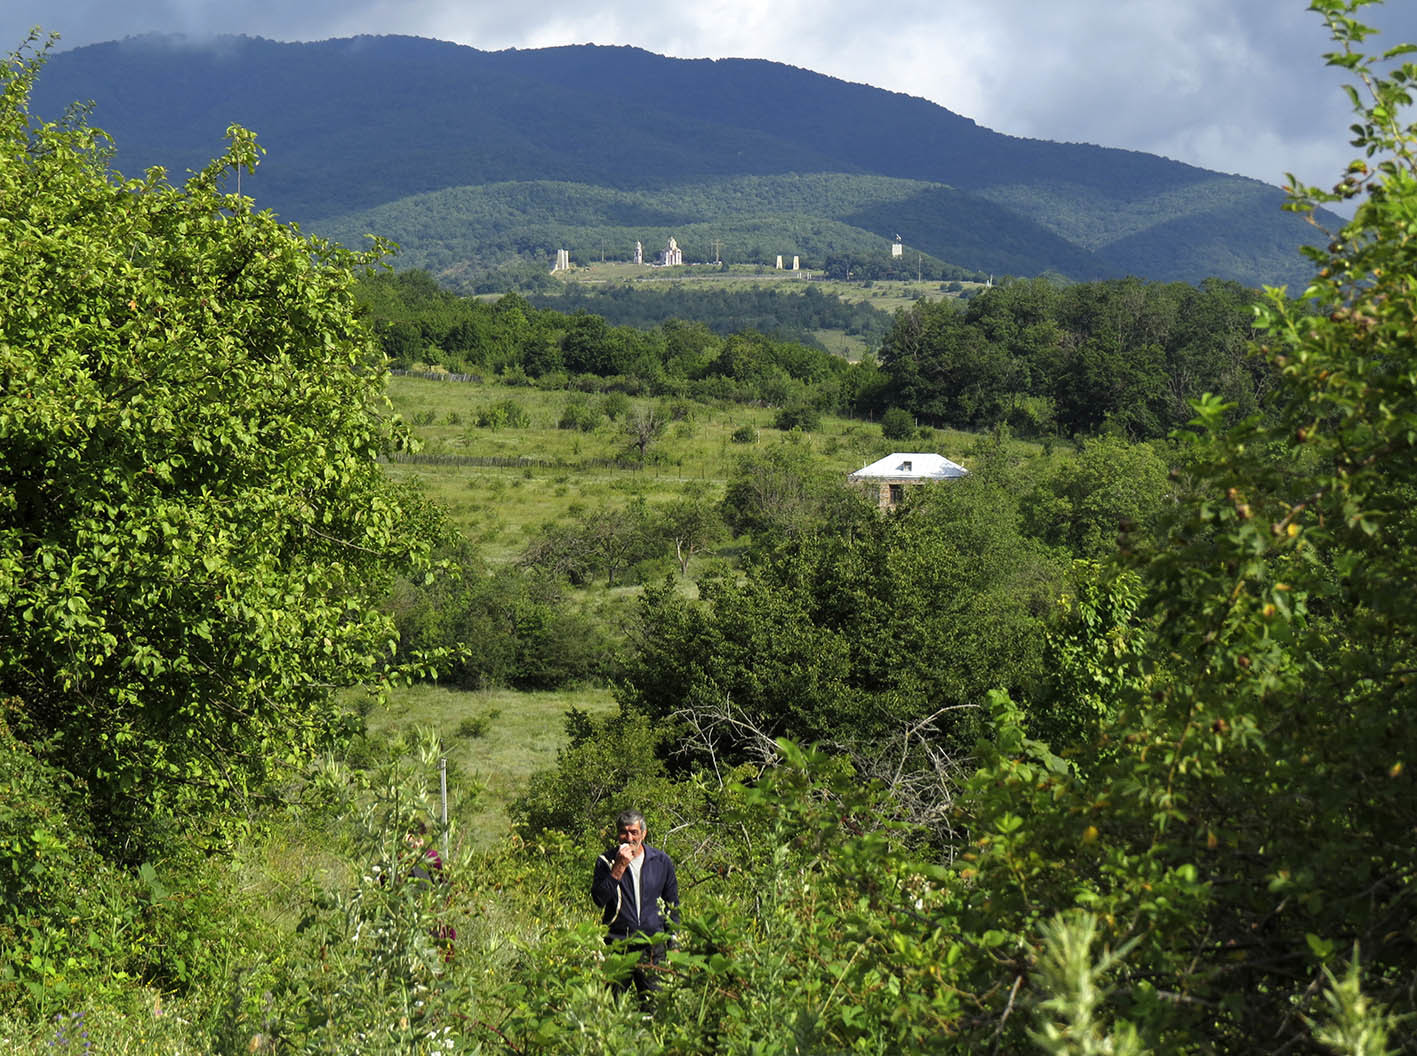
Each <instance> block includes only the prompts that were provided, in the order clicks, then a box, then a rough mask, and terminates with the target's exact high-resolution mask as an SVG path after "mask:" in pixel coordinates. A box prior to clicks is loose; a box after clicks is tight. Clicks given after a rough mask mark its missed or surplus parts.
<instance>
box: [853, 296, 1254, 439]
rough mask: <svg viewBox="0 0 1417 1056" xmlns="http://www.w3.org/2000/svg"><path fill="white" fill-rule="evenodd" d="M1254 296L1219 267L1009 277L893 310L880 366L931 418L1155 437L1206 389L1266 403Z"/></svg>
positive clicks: (1240, 406)
mask: <svg viewBox="0 0 1417 1056" xmlns="http://www.w3.org/2000/svg"><path fill="white" fill-rule="evenodd" d="M1256 300H1257V297H1256V295H1255V294H1254V293H1252V292H1250V291H1247V290H1244V289H1242V288H1241V287H1239V286H1238V285H1235V284H1234V283H1226V282H1220V281H1217V280H1208V281H1206V282H1204V283H1202V284H1201V285H1200V287H1199V288H1197V287H1194V286H1189V285H1184V284H1181V283H1170V284H1163V283H1143V282H1141V281H1139V280H1137V279H1121V280H1109V281H1105V282H1092V283H1081V284H1077V285H1073V286H1068V287H1062V288H1060V287H1058V286H1055V285H1054V284H1053V283H1050V282H1048V281H1046V280H1043V279H1034V280H1028V281H1022V282H1012V283H1007V284H1005V285H1003V286H1000V287H995V288H991V289H988V290H986V291H984V292H983V294H982V295H981V296H979V297H976V298H973V299H971V300H970V301H969V303H968V306H967V307H966V308H964V309H963V310H961V309H959V308H958V306H957V304H956V302H953V301H936V302H924V301H922V302H920V303H918V304H916V305H915V306H914V307H913V308H912V309H910V310H909V311H908V312H903V313H900V314H898V316H897V318H896V322H895V325H894V326H893V327H892V328H891V330H890V331H889V332H888V333H887V334H886V336H885V338H884V339H883V341H882V343H881V351H880V359H881V366H882V368H883V369H884V371H885V372H886V374H887V375H888V376H889V378H890V396H891V399H892V400H893V401H895V402H896V403H897V404H898V406H899V407H901V408H902V409H905V410H907V411H910V412H911V413H913V414H915V415H917V416H919V417H920V418H922V419H924V420H926V421H928V422H933V423H949V424H954V425H959V426H972V427H979V426H992V425H995V424H998V423H999V422H1002V421H1009V422H1011V423H1014V424H1017V425H1018V426H1020V427H1021V428H1022V429H1023V431H1024V432H1026V433H1028V434H1029V435H1039V434H1047V433H1050V432H1051V431H1052V430H1054V429H1058V430H1060V431H1062V432H1063V433H1064V435H1069V434H1090V433H1094V432H1097V431H1110V432H1115V433H1120V434H1122V435H1125V436H1129V437H1132V438H1136V439H1157V438H1160V437H1163V436H1165V435H1166V434H1167V433H1168V432H1169V431H1170V430H1172V429H1174V428H1177V427H1179V426H1181V425H1184V424H1185V423H1186V422H1187V421H1188V420H1189V418H1190V415H1191V411H1190V401H1191V400H1193V399H1195V398H1196V397H1198V396H1200V395H1201V394H1202V393H1204V392H1216V393H1220V394H1221V395H1222V396H1223V397H1224V398H1225V399H1226V400H1228V401H1231V402H1233V403H1234V404H1235V408H1233V409H1232V411H1233V413H1234V416H1235V418H1239V417H1243V416H1244V415H1246V414H1249V413H1251V412H1253V411H1255V410H1256V409H1258V408H1260V407H1262V406H1263V405H1264V401H1265V400H1266V398H1267V394H1268V393H1269V391H1270V390H1271V388H1272V386H1273V382H1274V371H1273V369H1272V368H1271V367H1268V366H1266V365H1265V364H1263V363H1262V362H1261V361H1259V360H1257V359H1255V358H1254V357H1252V356H1250V355H1249V352H1248V341H1249V339H1250V338H1251V337H1252V336H1253V334H1254V329H1253V307H1254V304H1255V302H1256Z"/></svg>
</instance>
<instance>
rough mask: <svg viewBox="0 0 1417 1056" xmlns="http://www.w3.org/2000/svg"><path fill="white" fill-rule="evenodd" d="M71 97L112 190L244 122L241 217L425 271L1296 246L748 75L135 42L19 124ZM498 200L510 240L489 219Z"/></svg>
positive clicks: (401, 45)
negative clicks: (894, 243) (561, 252)
mask: <svg viewBox="0 0 1417 1056" xmlns="http://www.w3.org/2000/svg"><path fill="white" fill-rule="evenodd" d="M89 99H93V100H97V102H96V103H95V105H94V110H93V121H94V123H95V124H97V125H99V126H100V127H103V128H105V129H106V130H108V131H109V132H110V133H111V134H112V135H113V136H114V139H115V141H116V142H117V144H118V157H117V164H118V165H119V167H120V168H122V169H123V170H124V171H127V172H134V173H136V172H138V171H141V170H142V169H144V168H146V167H147V166H149V165H153V164H163V165H166V166H167V167H168V168H169V169H170V170H171V171H172V172H173V174H174V175H175V176H176V175H180V174H181V173H182V172H183V171H184V170H186V169H187V168H192V167H196V166H197V165H199V164H201V163H202V162H203V161H204V159H206V158H208V157H209V156H210V154H211V152H212V149H213V146H214V144H217V143H218V142H219V141H220V138H221V136H222V134H223V132H224V130H225V129H226V127H227V126H228V125H230V124H233V123H236V124H241V125H243V126H245V127H247V128H250V129H252V130H254V131H255V132H257V134H258V135H259V137H260V142H261V143H262V144H263V145H264V146H265V147H266V148H267V150H268V152H269V153H268V155H267V157H266V159H265V160H264V162H263V163H262V166H261V168H260V170H259V171H258V172H257V173H256V174H255V175H254V176H250V177H248V178H247V179H246V181H245V182H244V183H243V190H244V191H245V192H246V193H248V194H252V195H254V196H255V197H256V199H257V203H258V205H261V206H264V207H268V208H271V209H274V210H275V211H276V212H277V213H279V214H280V215H281V216H282V217H283V218H285V219H290V220H297V221H300V222H301V223H302V224H303V225H304V226H306V227H307V228H308V229H310V230H312V231H316V232H318V233H322V234H326V233H327V234H330V235H331V236H332V237H337V238H340V239H344V240H351V241H352V240H354V239H356V238H358V237H360V236H362V235H363V234H364V233H366V232H369V231H373V232H375V233H378V234H382V235H386V236H388V237H391V238H393V239H395V240H396V241H398V242H400V243H401V244H402V245H403V247H404V250H405V254H406V261H407V263H411V264H418V265H422V266H427V267H431V268H433V269H435V270H438V271H450V272H455V271H458V270H465V269H466V268H467V267H468V266H469V265H472V266H485V265H487V264H490V263H494V262H505V261H507V260H508V259H512V258H516V257H521V258H524V259H537V260H540V259H541V258H542V257H544V256H545V255H546V254H549V253H550V252H551V251H552V250H554V249H555V248H561V247H566V248H569V249H570V250H571V251H572V255H573V257H575V256H579V257H580V258H582V259H588V258H589V257H590V256H591V254H593V253H594V254H598V253H599V252H600V251H601V248H602V247H604V248H605V249H606V251H607V252H609V253H610V255H612V256H615V257H621V258H623V257H627V256H628V255H629V252H630V247H631V246H632V245H633V242H634V240H636V239H640V240H642V241H644V242H645V244H646V249H647V251H648V252H651V253H652V252H653V251H654V250H655V249H656V248H658V247H657V245H656V244H655V242H654V241H653V240H655V239H660V238H661V237H667V235H666V234H665V232H668V231H673V232H676V233H678V237H679V238H680V242H681V244H686V248H687V249H688V257H689V258H690V259H711V258H712V256H713V253H712V251H711V250H710V248H709V243H710V240H711V239H719V240H721V241H722V242H723V243H724V246H723V252H724V253H725V254H726V255H727V256H728V258H729V259H733V260H738V261H743V260H750V259H753V257H752V255H753V254H755V253H762V254H764V255H769V256H768V259H769V260H771V256H770V254H776V253H784V254H792V253H797V254H801V255H802V256H803V257H804V258H805V261H804V262H805V263H808V264H811V265H813V266H822V264H823V263H824V262H825V261H826V259H827V258H829V257H832V256H855V257H856V258H857V259H861V258H862V257H874V256H877V255H882V256H885V255H887V254H888V249H887V247H888V244H889V240H890V239H891V238H892V237H893V236H894V235H895V234H897V233H899V234H901V235H902V236H903V237H904V239H905V242H906V245H907V248H908V249H909V251H910V255H911V256H912V257H914V256H915V255H916V254H921V255H924V256H926V257H930V258H934V259H935V260H936V261H938V262H941V263H943V264H944V265H946V266H952V267H953V268H956V269H961V270H963V271H970V272H990V271H992V272H996V273H1000V272H1007V273H1012V274H1038V273H1042V272H1044V271H1050V270H1051V271H1055V272H1059V273H1061V274H1064V275H1067V276H1069V277H1073V278H1077V279H1092V278H1102V277H1109V276H1120V275H1126V274H1136V275H1140V276H1143V277H1146V278H1150V279H1157V280H1177V279H1179V280H1186V281H1198V280H1199V279H1202V278H1205V277H1207V276H1212V275H1213V276H1218V277H1222V278H1228V279H1234V280H1236V281H1240V282H1243V283H1246V284H1250V285H1257V284H1259V283H1281V282H1294V281H1297V280H1298V279H1299V278H1300V277H1301V275H1300V272H1301V270H1302V264H1301V263H1300V261H1299V258H1298V257H1297V255H1296V254H1295V253H1294V250H1295V249H1296V248H1297V247H1298V246H1300V245H1301V244H1303V243H1305V242H1306V241H1313V239H1312V238H1310V237H1309V233H1310V231H1311V230H1312V229H1310V228H1307V227H1306V226H1305V225H1304V224H1303V222H1302V221H1301V220H1299V219H1298V218H1296V217H1294V216H1291V215H1288V214H1286V213H1284V212H1282V211H1281V209H1280V206H1281V204H1282V201H1283V195H1282V192H1281V191H1280V190H1279V189H1277V188H1275V187H1270V186H1268V185H1266V184H1263V183H1261V182H1259V181H1256V180H1251V179H1246V178H1242V177H1238V176H1226V175H1221V174H1218V173H1214V172H1208V171H1206V170H1203V169H1199V168H1195V167H1193V166H1189V165H1184V164H1181V163H1178V162H1174V161H1169V160H1167V159H1164V158H1160V157H1156V156H1153V155H1148V154H1142V153H1139V152H1135V151H1125V150H1116V149H1108V148H1103V147H1097V146H1091V145H1086V144H1059V143H1051V142H1046V141H1041V140H1027V139H1020V138H1016V137H1012V136H1006V135H1001V134H999V133H996V132H993V131H991V130H989V129H987V128H984V127H982V126H980V125H978V124H976V123H975V122H973V121H972V120H970V119H968V118H966V117H963V116H960V115H958V114H955V113H952V112H951V111H949V110H947V109H945V108H944V107H941V106H938V105H936V104H934V103H931V102H929V101H927V100H924V99H920V98H915V97H911V96H907V95H903V94H900V93H893V92H887V91H883V90H881V89H877V88H873V87H870V86H868V85H863V84H851V83H847V82H845V81H841V80H837V79H835V78H831V77H826V76H823V75H821V74H816V73H813V72H811V71H808V70H803V69H798V68H795V67H790V66H786V65H783V64H780V63H773V62H768V61H764V60H748V59H719V60H709V59H697V60H686V59H672V58H666V57H663V56H659V55H653V54H651V53H649V52H646V51H643V50H640V49H637V48H631V47H600V46H595V45H576V46H568V47H560V48H546V49H535V50H515V49H513V50H508V51H502V52H484V51H480V50H478V49H476V48H472V47H466V46H462V45H456V44H450V43H446V42H441V41H433V40H425V39H419V38H412V37H356V38H349V39H342V40H330V41H323V42H319V43H305V44H285V43H277V42H273V41H268V40H263V39H259V38H248V37H227V38H219V39H218V40H216V41H212V42H205V43H201V44H198V43H194V42H189V41H186V40H184V39H182V38H174V37H157V36H153V37H138V38H129V39H126V40H123V41H121V42H111V43H106V44H98V45H92V46H88V47H83V48H77V49H74V50H72V51H66V52H58V53H56V54H53V55H51V56H50V58H49V63H48V68H47V70H46V73H45V76H44V78H42V79H41V82H40V84H39V85H38V88H37V91H36V93H35V98H34V100H33V109H34V111H35V113H37V114H39V115H41V116H44V117H47V118H51V119H52V118H55V117H57V116H59V115H60V114H61V113H62V111H63V109H64V107H65V106H67V105H68V104H69V103H71V102H73V101H75V100H80V101H84V100H89ZM883 178H884V179H883ZM803 182H805V186H806V188H807V193H803V191H802V188H801V187H800V186H798V185H799V184H801V183H803ZM548 187H556V188H559V189H560V191H559V193H557V194H554V195H551V196H550V200H545V199H546V198H547V195H546V188H548ZM420 196H421V197H420ZM430 196H431V197H430ZM508 199H512V200H514V202H515V206H516V207H515V209H514V210H513V212H515V213H517V214H518V216H517V223H516V226H515V228H509V227H508V226H507V225H506V224H505V223H502V224H500V225H499V223H498V222H497V219H498V218H497V217H496V216H495V214H496V213H497V212H498V209H499V208H500V207H501V206H502V205H505V204H506V201H507V200H508ZM574 214H582V215H581V216H580V217H579V219H571V218H570V217H571V216H572V215H574ZM420 218H421V219H420ZM502 219H503V220H505V218H502ZM686 240H687V241H686Z"/></svg>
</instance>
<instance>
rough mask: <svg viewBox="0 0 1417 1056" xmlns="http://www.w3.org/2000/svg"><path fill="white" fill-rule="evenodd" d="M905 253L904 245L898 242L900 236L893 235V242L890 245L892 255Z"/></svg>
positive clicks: (896, 255)
mask: <svg viewBox="0 0 1417 1056" xmlns="http://www.w3.org/2000/svg"><path fill="white" fill-rule="evenodd" d="M904 255H905V247H904V246H903V245H901V244H900V236H899V235H896V236H895V243H894V244H893V245H892V246H891V256H892V257H902V256H904Z"/></svg>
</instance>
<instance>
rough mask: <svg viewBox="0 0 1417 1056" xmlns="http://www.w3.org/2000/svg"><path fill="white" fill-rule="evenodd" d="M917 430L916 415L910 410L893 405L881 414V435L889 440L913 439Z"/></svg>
mask: <svg viewBox="0 0 1417 1056" xmlns="http://www.w3.org/2000/svg"><path fill="white" fill-rule="evenodd" d="M917 432H918V430H917V429H916V428H915V416H914V415H913V414H911V413H910V412H909V411H906V410H902V409H901V408H899V407H891V408H889V409H888V410H887V411H886V412H885V413H884V414H883V415H881V435H882V436H883V437H885V438H886V439H887V440H913V439H914V438H915V436H916V434H917Z"/></svg>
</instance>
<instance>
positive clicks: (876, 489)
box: [846, 451, 969, 509]
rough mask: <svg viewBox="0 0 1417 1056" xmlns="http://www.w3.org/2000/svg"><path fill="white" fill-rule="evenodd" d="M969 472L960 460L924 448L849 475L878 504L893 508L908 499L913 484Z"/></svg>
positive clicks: (898, 455) (880, 460) (896, 454)
mask: <svg viewBox="0 0 1417 1056" xmlns="http://www.w3.org/2000/svg"><path fill="white" fill-rule="evenodd" d="M968 473H969V470H967V469H965V468H964V467H963V466H961V465H960V464H959V463H957V462H951V461H950V460H949V459H948V458H946V457H945V456H944V455H936V454H931V453H928V452H920V451H897V452H895V453H893V454H889V455H887V456H886V457H885V458H879V459H877V460H876V461H875V462H872V463H871V464H870V465H869V466H862V467H861V468H860V469H858V470H857V471H856V472H855V473H852V474H850V475H848V476H847V478H846V479H847V480H848V481H850V482H851V483H853V484H861V485H864V486H865V488H866V494H867V495H874V496H875V499H876V505H877V506H879V507H880V508H881V509H889V508H890V507H892V506H896V505H899V503H900V502H901V500H903V499H904V498H905V489H906V488H907V487H909V486H910V485H912V484H925V483H928V482H929V481H932V480H950V479H952V478H955V477H963V476H965V475H967V474H968Z"/></svg>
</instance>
